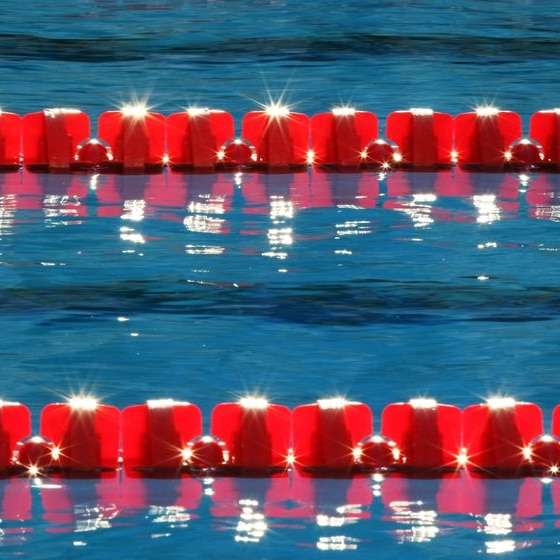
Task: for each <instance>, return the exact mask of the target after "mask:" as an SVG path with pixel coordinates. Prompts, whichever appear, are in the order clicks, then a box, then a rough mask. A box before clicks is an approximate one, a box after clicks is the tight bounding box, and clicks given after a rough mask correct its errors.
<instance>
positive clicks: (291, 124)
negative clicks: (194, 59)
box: [0, 105, 560, 173]
mask: <svg viewBox="0 0 560 560" xmlns="http://www.w3.org/2000/svg"><path fill="white" fill-rule="evenodd" d="M559 127H560V110H559V109H553V110H543V111H538V112H537V113H535V114H534V115H532V117H531V119H530V123H529V137H528V138H524V137H523V126H522V120H521V117H520V115H519V114H518V113H516V112H514V111H504V110H499V109H496V108H493V107H480V108H478V109H477V110H475V111H471V112H466V113H461V114H459V115H456V116H452V115H450V114H448V113H441V112H436V111H433V110H431V109H410V110H406V111H395V112H393V113H391V114H389V115H388V116H387V119H386V130H385V134H386V138H381V137H380V134H379V119H378V117H377V115H375V114H374V113H372V112H371V111H360V110H355V109H353V108H349V107H340V108H336V109H333V110H332V111H329V112H324V113H319V114H316V115H313V116H311V117H310V116H308V115H306V114H303V113H297V112H294V111H291V110H290V109H289V108H287V107H282V106H279V105H273V106H271V107H268V108H265V109H264V110H262V111H250V112H249V113H247V114H245V115H244V116H243V118H242V121H241V127H240V128H241V135H240V136H239V137H238V136H236V131H235V130H236V127H235V122H234V118H233V116H232V115H231V114H230V113H228V112H227V111H222V110H215V109H195V108H191V109H188V110H185V111H182V112H180V113H174V114H171V115H168V116H164V115H162V114H159V113H155V112H152V111H150V110H149V109H148V108H147V107H145V106H142V105H129V106H125V107H123V108H122V109H121V110H119V111H106V112H104V113H102V114H101V115H100V117H99V119H98V123H97V134H98V138H92V131H91V123H90V118H89V116H88V115H87V114H86V113H84V112H83V111H80V110H77V109H45V110H43V111H39V112H34V113H29V114H26V115H24V116H23V117H20V116H19V115H17V114H15V113H8V112H0V169H4V170H10V169H12V170H13V169H17V168H19V167H21V166H24V167H26V168H27V169H30V170H34V171H88V170H95V171H96V172H128V173H153V172H158V171H161V170H162V169H163V168H164V167H170V168H171V169H172V170H176V171H195V172H212V171H216V170H220V169H243V170H260V171H285V170H298V169H306V168H308V167H309V166H314V167H317V168H323V169H333V170H341V171H344V170H355V169H372V168H373V169H392V168H404V169H420V170H422V169H441V168H449V167H452V166H455V165H458V166H460V167H462V168H465V169H471V170H494V171H499V170H507V169H527V168H531V169H539V170H558V169H560V132H559V130H560V128H559Z"/></svg>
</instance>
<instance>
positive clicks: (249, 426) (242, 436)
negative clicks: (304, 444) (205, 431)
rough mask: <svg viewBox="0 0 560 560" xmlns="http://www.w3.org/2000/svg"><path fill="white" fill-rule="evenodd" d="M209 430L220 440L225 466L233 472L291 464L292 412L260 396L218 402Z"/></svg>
mask: <svg viewBox="0 0 560 560" xmlns="http://www.w3.org/2000/svg"><path fill="white" fill-rule="evenodd" d="M211 431H212V434H213V435H214V436H216V437H217V438H219V439H220V440H221V441H223V442H224V444H225V448H226V449H227V452H228V455H229V457H228V459H227V461H226V467H227V468H228V469H229V470H230V471H233V472H239V473H240V474H242V473H243V472H254V471H260V472H262V471H285V470H287V469H288V468H289V467H290V466H291V455H290V443H291V435H292V413H291V411H290V409H289V408H287V407H285V406H282V405H278V404H270V403H268V401H266V400H265V399H262V398H253V397H247V398H243V399H241V400H240V401H239V402H237V403H220V404H218V405H217V406H216V407H215V408H214V410H213V411H212V422H211Z"/></svg>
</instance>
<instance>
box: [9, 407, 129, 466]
mask: <svg viewBox="0 0 560 560" xmlns="http://www.w3.org/2000/svg"><path fill="white" fill-rule="evenodd" d="M120 433H121V412H120V410H119V409H118V408H116V407H114V406H109V405H104V404H99V403H98V402H97V401H96V400H95V399H92V398H82V397H79V398H73V399H71V400H70V401H69V402H68V403H52V404H49V405H47V406H46V407H45V408H44V409H43V410H42V412H41V426H40V436H34V437H32V438H30V439H27V440H25V441H23V442H21V443H20V445H19V446H18V453H17V461H16V465H19V466H20V467H21V468H24V469H28V470H29V472H32V473H33V472H38V471H40V472H46V473H52V472H57V473H63V474H68V475H72V474H84V473H95V472H102V471H114V470H116V469H117V468H118V467H119V465H120V453H119V448H120V447H119V446H120Z"/></svg>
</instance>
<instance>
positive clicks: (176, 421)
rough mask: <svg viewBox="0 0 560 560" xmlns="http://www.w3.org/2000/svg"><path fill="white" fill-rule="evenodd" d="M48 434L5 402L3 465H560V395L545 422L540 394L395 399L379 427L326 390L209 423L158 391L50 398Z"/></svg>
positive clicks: (88, 470)
mask: <svg viewBox="0 0 560 560" xmlns="http://www.w3.org/2000/svg"><path fill="white" fill-rule="evenodd" d="M39 432H40V433H39V435H35V436H32V435H31V414H30V411H29V409H28V408H27V407H26V406H25V405H23V404H21V403H11V402H2V403H1V405H0V472H1V473H2V474H4V475H5V476H12V475H15V476H17V475H24V476H28V475H31V476H40V475H46V474H50V473H59V474H62V475H75V474H88V475H92V474H93V475H95V474H100V473H102V472H104V471H117V470H119V469H121V468H122V469H124V470H125V472H126V473H127V475H129V476H132V477H144V476H158V475H164V476H168V475H170V474H173V473H175V474H177V473H190V474H193V475H197V476H274V475H275V474H281V473H286V472H288V471H290V470H293V469H295V470H297V471H298V472H300V473H305V474H306V475H309V476H319V477H332V476H353V475H359V474H364V473H384V474H392V473H395V474H399V475H404V476H418V475H420V476H436V477H438V476H444V475H445V474H447V473H455V472H459V471H461V470H467V471H468V472H470V473H475V474H478V475H480V476H491V477H511V476H547V477H548V476H555V475H557V474H558V473H559V472H560V439H558V436H559V435H560V405H559V407H557V408H556V409H555V410H554V412H553V415H552V430H551V434H547V433H545V430H544V422H543V412H542V410H541V408H540V407H539V406H537V405H536V404H533V403H526V402H517V401H515V400H514V399H511V398H491V399H488V400H487V401H486V402H483V403H480V404H474V405H471V406H468V407H466V408H465V409H463V410H461V409H459V408H458V407H456V406H453V405H449V404H441V403H438V402H436V401H435V400H433V399H412V400H410V401H409V402H406V403H392V404H389V405H388V406H386V407H385V409H384V410H383V412H382V415H381V422H380V430H379V432H378V433H376V432H374V422H373V413H372V410H371V409H370V407H369V406H368V405H367V404H364V403H360V402H349V401H346V400H344V399H340V398H334V399H322V400H319V401H317V402H316V403H311V404H304V405H299V406H297V407H295V408H294V409H293V410H291V409H289V408H288V407H286V406H283V405H279V404H273V403H269V402H268V401H267V400H265V399H263V398H258V397H246V398H243V399H241V400H240V401H239V402H236V403H220V404H218V405H217V406H216V407H215V408H214V409H213V411H212V414H211V419H210V433H209V434H204V432H203V418H202V412H201V410H200V408H199V407H198V406H196V405H195V404H192V403H188V402H179V401H174V400H172V399H159V400H150V401H147V402H146V403H144V404H136V405H131V406H128V407H126V408H124V409H123V410H122V411H121V410H119V409H118V408H116V407H114V406H110V405H106V404H100V403H98V402H97V401H96V400H95V399H93V398H89V397H81V398H75V399H71V400H69V402H67V403H51V404H48V405H47V406H45V407H44V408H43V410H42V411H41V417H40V430H39Z"/></svg>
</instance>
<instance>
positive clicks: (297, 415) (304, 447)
mask: <svg viewBox="0 0 560 560" xmlns="http://www.w3.org/2000/svg"><path fill="white" fill-rule="evenodd" d="M293 423H294V430H293V436H292V437H293V453H294V464H295V466H296V468H298V469H301V470H304V471H312V472H313V471H314V472H316V473H318V474H321V473H322V472H325V473H329V472H342V473H347V472H350V471H352V470H353V469H355V468H356V456H357V451H356V449H357V448H358V444H359V443H360V442H361V441H362V440H363V439H365V438H366V437H368V436H369V435H371V434H372V433H373V414H372V412H371V409H370V408H369V407H368V406H367V405H366V404H363V403H358V402H348V401H346V400H344V399H338V398H336V399H324V400H319V401H317V402H316V403H314V404H306V405H301V406H298V407H296V408H295V409H294V411H293Z"/></svg>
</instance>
